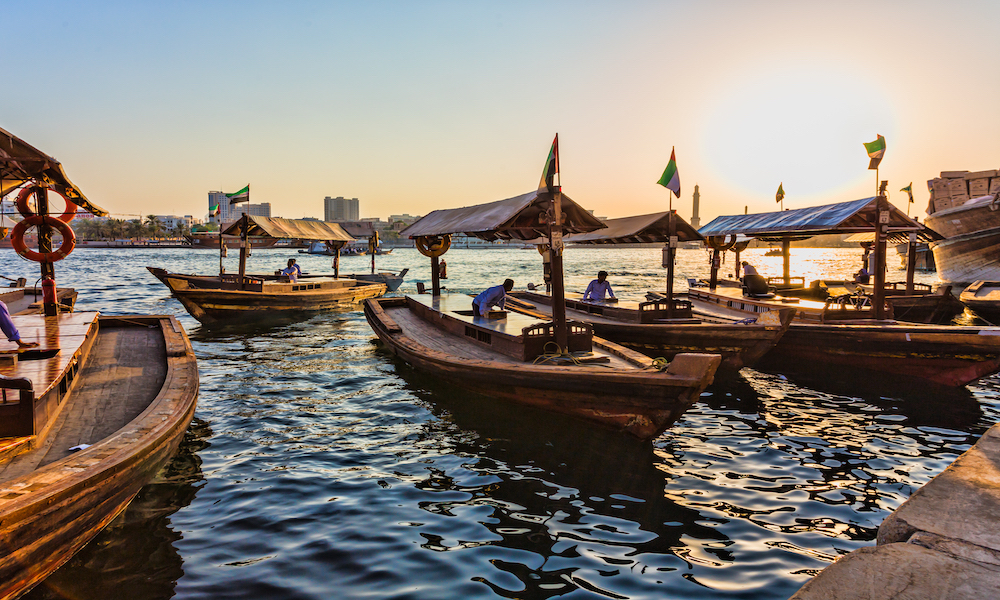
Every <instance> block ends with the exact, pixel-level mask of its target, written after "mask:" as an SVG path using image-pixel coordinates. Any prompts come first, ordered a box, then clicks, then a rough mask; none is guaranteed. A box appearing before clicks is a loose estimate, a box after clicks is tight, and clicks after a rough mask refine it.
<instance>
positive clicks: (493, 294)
mask: <svg viewBox="0 0 1000 600" xmlns="http://www.w3.org/2000/svg"><path fill="white" fill-rule="evenodd" d="M512 289H514V280H513V279H505V280H504V282H503V285H495V286H493V287H491V288H489V289H487V290H486V291H484V292H482V293H481V294H479V295H478V296H476V298H475V300H473V301H472V315H473V316H474V317H481V316H483V313H488V312H490V308H492V307H494V306H499V307H500V309H501V310H503V308H504V306H505V305H506V302H507V292H509V291H511V290H512Z"/></svg>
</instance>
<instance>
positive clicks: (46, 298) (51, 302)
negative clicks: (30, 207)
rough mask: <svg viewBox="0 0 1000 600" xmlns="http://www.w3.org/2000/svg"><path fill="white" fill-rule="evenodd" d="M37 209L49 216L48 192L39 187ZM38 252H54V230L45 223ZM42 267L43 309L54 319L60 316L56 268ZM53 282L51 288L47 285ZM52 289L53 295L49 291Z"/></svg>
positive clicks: (50, 266)
mask: <svg viewBox="0 0 1000 600" xmlns="http://www.w3.org/2000/svg"><path fill="white" fill-rule="evenodd" d="M35 208H36V209H38V214H40V215H47V214H49V195H48V190H47V189H45V188H44V187H41V186H38V187H36V188H35ZM38 251H39V252H41V253H42V254H47V253H49V252H52V228H51V227H49V226H48V225H47V224H46V223H45V222H44V221H42V222H41V223H39V224H38ZM41 267H42V309H43V310H44V312H45V316H46V317H54V316H56V315H57V314H59V305H58V303H57V302H56V293H55V291H56V288H55V286H56V267H55V265H54V264H53V263H51V262H43V263H41ZM46 281H51V282H52V283H51V287H49V286H48V285H47V284H46ZM49 289H51V293H49V292H48V290H49Z"/></svg>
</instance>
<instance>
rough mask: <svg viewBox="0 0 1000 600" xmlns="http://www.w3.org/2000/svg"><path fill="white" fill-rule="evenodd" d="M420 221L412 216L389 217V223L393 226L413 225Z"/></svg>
mask: <svg viewBox="0 0 1000 600" xmlns="http://www.w3.org/2000/svg"><path fill="white" fill-rule="evenodd" d="M419 220H420V217H414V216H413V215H407V214H402V215H389V223H391V224H393V225H395V224H396V223H399V222H402V223H405V224H406V225H413V224H414V223H416V222H417V221H419Z"/></svg>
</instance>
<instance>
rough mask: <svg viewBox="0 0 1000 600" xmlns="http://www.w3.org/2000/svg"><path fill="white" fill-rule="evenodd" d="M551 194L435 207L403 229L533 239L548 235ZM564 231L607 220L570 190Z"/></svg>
mask: <svg viewBox="0 0 1000 600" xmlns="http://www.w3.org/2000/svg"><path fill="white" fill-rule="evenodd" d="M548 203H549V196H548V195H547V194H545V193H543V194H542V195H539V194H538V192H537V191H533V192H528V193H527V194H522V195H520V196H515V197H513V198H507V199H506V200H498V201H496V202H489V203H486V204H478V205H475V206H466V207H463V208H451V209H445V210H435V211H434V212H432V213H430V214H428V215H427V216H425V217H423V218H422V219H420V220H419V221H417V222H416V223H414V224H413V225H410V226H409V227H407V228H406V229H404V230H403V231H401V232H400V235H401V236H405V237H409V238H416V237H420V236H436V235H446V234H453V233H464V234H466V235H471V236H475V237H478V238H480V239H484V240H498V239H505V240H509V239H518V240H532V239H535V238H538V237H541V236H543V235H547V231H546V225H545V223H544V222H543V219H541V218H539V217H540V215H541V213H543V212H544V211H545V209H546V208H547V207H548ZM562 211H563V214H564V219H563V221H564V225H563V231H564V232H566V233H585V232H588V231H594V230H596V229H601V228H603V227H604V224H603V223H601V221H600V220H599V219H598V218H597V217H595V216H594V215H592V214H590V213H589V212H588V211H586V210H584V209H583V208H581V207H580V205H579V204H577V203H576V202H574V201H573V200H572V199H570V197H569V196H567V195H566V194H563V195H562Z"/></svg>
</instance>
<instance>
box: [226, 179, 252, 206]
mask: <svg viewBox="0 0 1000 600" xmlns="http://www.w3.org/2000/svg"><path fill="white" fill-rule="evenodd" d="M226 198H228V199H229V203H230V204H236V203H238V202H249V201H250V184H249V183H248V184H247V186H246V187H245V188H243V189H242V190H240V191H238V192H233V193H232V194H226Z"/></svg>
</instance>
